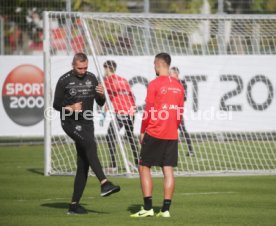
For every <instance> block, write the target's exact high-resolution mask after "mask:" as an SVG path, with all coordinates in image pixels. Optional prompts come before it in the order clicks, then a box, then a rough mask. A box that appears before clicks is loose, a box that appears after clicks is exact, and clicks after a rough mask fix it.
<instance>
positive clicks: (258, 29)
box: [44, 12, 276, 176]
mask: <svg viewBox="0 0 276 226" xmlns="http://www.w3.org/2000/svg"><path fill="white" fill-rule="evenodd" d="M275 22H276V16H275V15H250V16H249V15H177V14H114V13H104V14H102V13H73V12H72V13H66V12H44V70H45V114H44V116H45V144H44V149H45V170H44V173H45V175H71V174H74V173H75V170H76V165H75V164H76V161H75V158H76V150H75V146H74V143H73V141H72V140H71V139H70V138H69V137H68V136H66V135H65V133H64V132H63V130H62V128H61V125H60V121H59V116H58V112H56V111H54V110H53V109H52V108H51V107H52V102H53V92H54V89H55V86H56V83H57V80H58V79H59V77H60V76H61V75H62V74H64V73H66V72H67V71H69V70H71V61H72V58H73V55H74V54H75V53H77V52H84V53H86V54H87V55H88V57H89V69H88V70H89V71H91V72H92V73H94V74H95V75H96V76H97V78H98V80H99V82H100V83H101V84H103V85H104V86H105V79H104V71H103V63H104V62H105V61H106V60H114V61H115V62H116V63H117V71H116V74H118V75H120V76H122V77H123V78H125V79H126V80H127V81H128V82H129V84H130V86H131V90H132V93H133V94H134V96H135V104H136V113H135V120H134V135H135V136H134V137H135V139H130V138H129V136H127V133H126V129H125V128H124V127H122V125H121V124H120V123H118V121H117V120H116V117H117V116H116V114H115V113H114V111H113V109H114V107H113V105H112V102H111V100H110V98H109V95H108V92H107V90H106V89H105V92H106V93H105V94H106V97H107V98H106V99H107V102H106V106H107V109H108V111H107V112H106V118H105V120H104V121H103V118H102V111H103V109H102V108H100V107H98V106H97V105H96V104H95V106H94V127H95V138H96V143H97V147H98V155H99V158H100V161H101V163H102V166H103V169H104V172H105V173H106V174H107V175H114V176H136V175H138V171H137V166H136V164H135V152H137V154H139V151H140V144H139V142H137V140H138V137H139V132H140V126H141V120H142V115H143V109H144V105H145V96H146V89H147V86H148V83H149V82H150V81H151V80H153V79H154V78H155V71H154V66H153V60H154V56H155V55H156V54H157V53H159V52H168V53H169V54H170V55H171V56H172V65H171V66H176V67H178V68H179V70H180V79H181V80H184V81H185V84H186V98H187V100H186V101H185V104H184V105H185V109H184V127H180V129H179V135H180V136H179V161H178V166H177V167H176V175H244V174H252V175H256V174H275V173H276V120H274V115H275V113H276V104H275V100H274V99H275V84H276V77H275V72H276V69H275V67H274V66H273V65H274V62H275V60H276V57H275V54H276V45H275V43H276V37H275V32H276V23H275ZM105 88H106V87H105ZM120 88H122V89H123V87H120ZM110 125H113V128H114V131H115V132H114V134H113V133H111V134H108V131H110V130H108V129H109V127H110ZM134 140H135V141H134ZM111 143H115V146H116V152H115V153H113V154H112V156H113V158H115V161H116V167H110V163H111V159H112V158H111V153H110V151H109V148H110V145H111ZM190 149H193V153H194V155H193V156H191V155H187V154H188V153H189V150H190ZM152 171H153V174H154V175H159V174H161V171H160V169H159V168H158V167H157V168H155V167H154V168H153V170H152ZM91 174H93V172H91Z"/></svg>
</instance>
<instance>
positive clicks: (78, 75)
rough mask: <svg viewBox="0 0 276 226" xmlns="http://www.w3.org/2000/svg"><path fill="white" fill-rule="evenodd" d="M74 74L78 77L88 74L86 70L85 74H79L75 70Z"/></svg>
mask: <svg viewBox="0 0 276 226" xmlns="http://www.w3.org/2000/svg"><path fill="white" fill-rule="evenodd" d="M74 74H75V75H76V76H77V77H78V78H83V77H84V76H85V75H86V72H85V73H83V74H79V73H78V72H76V71H74Z"/></svg>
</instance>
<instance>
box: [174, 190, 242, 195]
mask: <svg viewBox="0 0 276 226" xmlns="http://www.w3.org/2000/svg"><path fill="white" fill-rule="evenodd" d="M236 193H238V192H234V191H226V192H191V193H179V195H187V196H189V195H190V196H191V195H221V194H236Z"/></svg>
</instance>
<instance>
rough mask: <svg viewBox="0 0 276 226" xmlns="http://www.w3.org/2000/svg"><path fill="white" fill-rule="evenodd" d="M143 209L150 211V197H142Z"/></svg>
mask: <svg viewBox="0 0 276 226" xmlns="http://www.w3.org/2000/svg"><path fill="white" fill-rule="evenodd" d="M144 209H145V210H150V209H152V197H151V196H148V197H144Z"/></svg>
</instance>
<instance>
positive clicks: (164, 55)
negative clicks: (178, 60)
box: [155, 53, 172, 66]
mask: <svg viewBox="0 0 276 226" xmlns="http://www.w3.org/2000/svg"><path fill="white" fill-rule="evenodd" d="M155 59H161V60H163V61H164V62H165V63H166V64H167V65H168V66H170V65H171V61H172V60H171V56H170V55H169V54H168V53H158V54H157V55H156V56H155Z"/></svg>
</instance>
